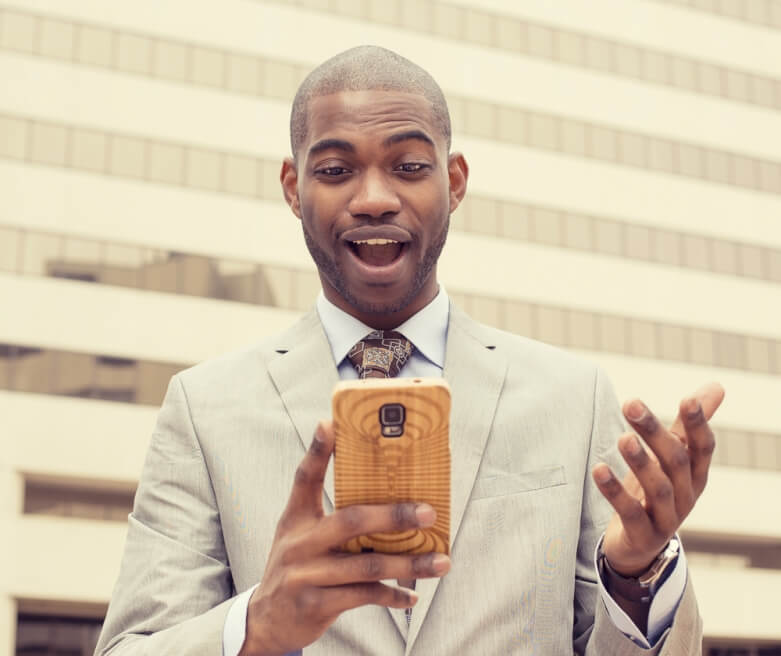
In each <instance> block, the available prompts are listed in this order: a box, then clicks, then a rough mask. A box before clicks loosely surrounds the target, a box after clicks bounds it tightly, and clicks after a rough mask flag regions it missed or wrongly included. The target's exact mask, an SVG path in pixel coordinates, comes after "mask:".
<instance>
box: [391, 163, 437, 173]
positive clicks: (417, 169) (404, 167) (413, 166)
mask: <svg viewBox="0 0 781 656" xmlns="http://www.w3.org/2000/svg"><path fill="white" fill-rule="evenodd" d="M427 168H429V166H428V164H421V163H420V162H405V163H404V164H399V165H398V166H397V167H396V170H397V171H400V172H401V173H421V172H422V171H424V170H425V169H427Z"/></svg>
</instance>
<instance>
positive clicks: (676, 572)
mask: <svg viewBox="0 0 781 656" xmlns="http://www.w3.org/2000/svg"><path fill="white" fill-rule="evenodd" d="M604 537H605V536H604V535H603V536H602V538H601V539H600V540H599V542H598V543H597V548H596V549H595V550H594V568H595V570H596V571H597V572H599V567H598V566H597V553H598V552H599V546H600V545H601V544H602V539H603V538H604ZM675 538H676V539H677V540H678V544H679V545H680V551H679V553H678V559H677V560H676V562H675V566H674V567H673V571H672V572H671V573H670V576H669V577H668V578H667V580H666V581H665V582H664V583H663V584H662V585H661V586H660V587H659V589H658V590H657V591H656V594H655V595H654V598H653V599H652V600H651V607H650V608H649V609H648V634H647V635H643V634H642V633H641V632H640V629H638V628H637V626H635V623H634V622H633V621H632V620H631V619H629V616H628V615H627V614H626V613H625V612H624V611H623V610H622V609H621V607H620V606H619V605H618V604H617V603H616V601H615V600H614V599H613V598H612V597H611V596H610V595H609V594H608V592H607V590H606V589H605V584H604V582H603V581H602V577H601V576H599V575H597V579H598V581H599V590H600V593H601V595H602V601H603V602H604V603H605V608H606V609H607V614H608V615H609V616H610V620H611V621H612V622H613V624H614V625H615V627H616V628H617V629H618V630H619V631H621V633H623V634H624V635H625V636H627V637H628V638H630V639H631V640H632V641H633V642H634V643H635V644H637V645H639V646H641V647H643V648H645V649H651V648H652V647H653V646H654V645H655V644H656V641H657V640H659V638H660V637H661V635H662V634H663V633H664V632H665V631H666V630H667V629H668V628H669V627H670V626H671V625H672V623H673V617H674V616H675V611H676V610H677V609H678V604H679V603H680V602H681V598H682V597H683V591H684V588H686V572H687V569H686V556H685V554H684V553H683V544H682V543H681V541H680V538H679V537H678V536H677V535H676V536H675Z"/></svg>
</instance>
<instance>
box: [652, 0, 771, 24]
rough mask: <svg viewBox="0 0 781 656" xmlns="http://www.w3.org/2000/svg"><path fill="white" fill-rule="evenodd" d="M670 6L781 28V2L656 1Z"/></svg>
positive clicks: (741, 0)
mask: <svg viewBox="0 0 781 656" xmlns="http://www.w3.org/2000/svg"><path fill="white" fill-rule="evenodd" d="M655 2H663V3H665V4H668V5H676V6H678V7H681V8H683V9H684V10H688V9H692V10H695V11H705V12H710V13H713V14H716V15H718V16H722V17H724V18H730V19H733V20H738V21H745V22H747V23H752V24H754V25H763V26H766V27H773V28H777V29H778V28H781V2H779V0H729V1H728V2H725V3H723V4H722V2H721V1H720V0H706V1H705V2H698V1H697V0H655Z"/></svg>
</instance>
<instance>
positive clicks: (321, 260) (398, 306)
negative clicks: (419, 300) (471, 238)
mask: <svg viewBox="0 0 781 656" xmlns="http://www.w3.org/2000/svg"><path fill="white" fill-rule="evenodd" d="M301 226H302V228H303V231H304V241H305V242H306V247H307V248H308V249H309V254H310V255H311V256H312V259H313V260H314V262H315V265H316V266H317V270H318V272H319V273H320V276H321V277H323V278H325V279H326V280H327V281H328V283H329V284H330V285H331V287H333V288H334V289H335V290H336V292H337V293H338V294H339V295H340V296H341V297H342V298H343V299H344V300H345V301H347V303H348V304H349V305H350V307H353V308H355V309H356V310H358V311H359V312H361V313H362V314H381V315H384V314H393V313H395V312H400V311H401V310H403V309H404V308H406V307H407V306H408V305H409V304H410V303H412V301H413V300H415V298H416V297H417V295H418V294H419V293H420V290H421V289H423V286H424V285H425V284H426V281H427V280H428V278H429V276H430V275H431V273H432V271H433V270H434V267H435V266H436V264H437V261H438V260H439V256H440V254H441V253H442V249H443V248H444V247H445V242H446V241H447V233H448V229H449V228H450V215H449V214H448V216H447V218H446V219H445V224H444V225H443V226H442V230H441V231H440V233H439V234H438V235H437V237H436V238H435V239H434V241H433V242H432V243H431V245H430V246H429V247H428V248H427V249H426V251H425V253H424V254H423V258H422V259H421V261H420V264H419V265H418V267H417V268H416V269H415V276H414V277H413V279H412V284H411V285H410V287H409V289H408V290H407V293H406V294H405V295H404V296H403V297H402V298H401V299H399V300H398V301H396V302H395V303H391V302H388V303H370V302H368V301H363V300H361V299H359V298H356V296H355V295H354V294H353V293H352V292H351V291H350V290H349V288H348V285H347V281H346V279H345V276H344V273H343V272H342V270H341V268H340V267H339V264H338V263H337V262H336V261H335V260H334V259H333V258H331V257H329V255H328V254H327V253H326V252H325V251H324V250H323V249H322V248H320V246H319V245H318V244H317V242H316V241H315V240H314V238H313V237H312V235H311V234H310V233H309V231H308V230H307V229H306V226H305V225H304V223H303V221H302V222H301Z"/></svg>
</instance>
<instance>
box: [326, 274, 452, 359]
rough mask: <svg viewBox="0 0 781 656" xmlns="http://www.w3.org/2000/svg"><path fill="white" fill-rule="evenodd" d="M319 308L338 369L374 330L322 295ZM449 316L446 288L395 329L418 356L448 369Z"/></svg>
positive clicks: (440, 287)
mask: <svg viewBox="0 0 781 656" xmlns="http://www.w3.org/2000/svg"><path fill="white" fill-rule="evenodd" d="M316 307H317V313H318V315H319V316H320V321H321V322H322V324H323V329H324V330H325V334H326V337H328V342H329V344H330V345H331V353H332V354H333V356H334V362H335V363H336V366H337V367H338V366H339V364H340V363H341V362H342V360H344V358H345V357H346V356H347V354H348V353H349V352H350V349H351V348H352V347H353V346H354V345H355V344H356V342H358V340H361V339H363V338H364V337H366V335H368V334H369V333H370V332H371V331H372V330H373V329H372V328H370V327H369V326H367V325H366V324H364V323H363V322H362V321H359V320H358V319H356V318H355V317H354V316H352V315H351V314H348V313H347V312H345V311H344V310H342V309H341V308H338V307H336V306H335V305H334V304H333V303H331V301H329V300H328V299H327V298H326V297H325V294H323V292H322V291H321V292H320V294H319V295H318V296H317V302H316ZM449 313H450V301H449V300H448V296H447V292H446V291H445V288H444V287H443V286H442V285H440V286H439V291H438V292H437V295H436V296H435V297H434V300H432V301H431V302H430V303H429V304H428V305H427V306H426V307H424V308H422V309H421V310H418V312H417V313H416V314H414V315H412V316H411V317H410V318H409V319H407V320H406V321H405V322H404V323H403V324H401V325H400V326H399V327H398V328H395V330H397V331H399V332H400V333H402V334H403V335H404V336H405V337H406V338H407V339H408V340H409V341H410V342H412V343H413V344H414V345H415V350H416V351H417V352H418V353H420V354H421V355H422V356H423V357H425V358H426V359H427V360H430V361H431V362H432V363H433V364H435V365H437V366H438V367H439V368H440V369H443V368H444V366H445V346H446V343H447V322H448V318H449Z"/></svg>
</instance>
